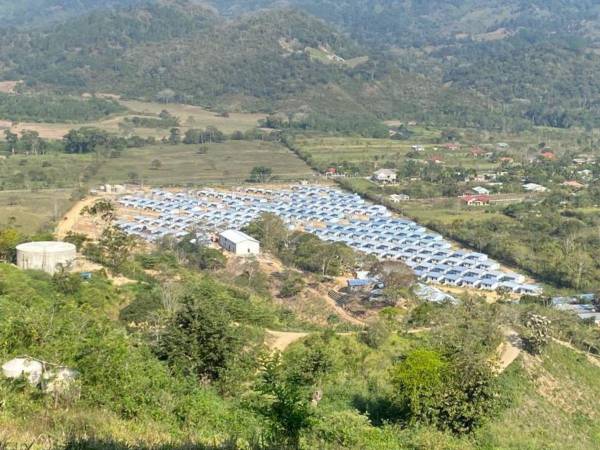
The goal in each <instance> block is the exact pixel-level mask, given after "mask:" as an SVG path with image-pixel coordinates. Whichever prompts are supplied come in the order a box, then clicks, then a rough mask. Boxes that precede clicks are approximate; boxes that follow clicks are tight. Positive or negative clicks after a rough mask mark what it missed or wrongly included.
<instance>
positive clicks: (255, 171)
mask: <svg viewBox="0 0 600 450" xmlns="http://www.w3.org/2000/svg"><path fill="white" fill-rule="evenodd" d="M272 174H273V169H271V168H270V167H265V166H255V167H253V168H252V171H251V172H250V178H249V181H251V182H253V183H266V182H267V181H269V180H270V179H271V176H272Z"/></svg>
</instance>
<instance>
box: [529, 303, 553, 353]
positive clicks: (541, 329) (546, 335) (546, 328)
mask: <svg viewBox="0 0 600 450" xmlns="http://www.w3.org/2000/svg"><path fill="white" fill-rule="evenodd" d="M550 324H551V322H550V320H549V319H548V318H546V317H544V316H540V315H538V314H533V313H528V314H526V315H525V316H524V317H523V325H524V326H525V330H526V332H525V334H524V336H523V337H522V339H523V342H524V344H525V348H526V349H527V351H528V352H529V353H531V354H534V355H538V354H540V353H541V352H542V350H543V348H544V347H545V346H546V345H548V342H549V341H550V337H551V333H550Z"/></svg>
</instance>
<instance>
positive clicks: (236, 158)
mask: <svg viewBox="0 0 600 450" xmlns="http://www.w3.org/2000/svg"><path fill="white" fill-rule="evenodd" d="M198 147H199V146H196V145H177V146H172V145H157V146H153V147H146V148H141V149H129V150H127V151H126V152H124V153H123V156H122V157H120V158H117V159H109V160H107V161H106V162H105V163H104V164H103V165H102V166H101V168H100V170H99V171H98V173H97V174H96V176H95V177H94V178H93V179H92V181H93V182H95V183H104V182H109V183H125V182H128V181H131V180H133V179H141V180H142V181H143V182H144V184H148V185H186V184H202V183H223V184H235V183H242V182H244V181H245V180H246V179H247V178H248V176H249V175H250V171H251V170H252V168H253V167H254V166H266V167H270V168H271V169H272V170H273V177H274V179H275V180H297V179H304V178H310V177H312V172H311V171H310V169H309V168H308V166H307V165H306V164H305V163H304V162H303V161H301V160H300V159H299V158H297V157H296V155H294V154H293V153H291V152H290V151H288V150H287V149H285V148H284V147H282V146H280V145H278V144H274V143H270V142H261V141H228V142H225V143H223V144H213V145H209V146H207V148H208V152H207V153H206V154H198V152H197V151H198ZM154 160H159V161H160V162H161V167H160V168H159V169H152V168H151V163H152V161H154Z"/></svg>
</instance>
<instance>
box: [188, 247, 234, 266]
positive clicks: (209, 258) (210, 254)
mask: <svg viewBox="0 0 600 450" xmlns="http://www.w3.org/2000/svg"><path fill="white" fill-rule="evenodd" d="M195 260H196V263H197V265H198V267H199V268H200V269H202V270H218V269H222V268H224V267H225V264H226V263H227V258H225V255H223V253H221V252H220V251H219V250H216V249H214V248H210V247H204V246H202V247H200V249H199V250H198V252H197V255H196V258H195Z"/></svg>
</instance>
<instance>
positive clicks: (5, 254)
mask: <svg viewBox="0 0 600 450" xmlns="http://www.w3.org/2000/svg"><path fill="white" fill-rule="evenodd" d="M24 239H25V238H24V236H23V235H21V233H19V232H18V231H17V230H15V229H14V228H5V229H1V230H0V261H5V262H12V261H14V259H15V256H16V254H17V250H16V247H17V245H19V244H20V243H21V242H23V240H24Z"/></svg>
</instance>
